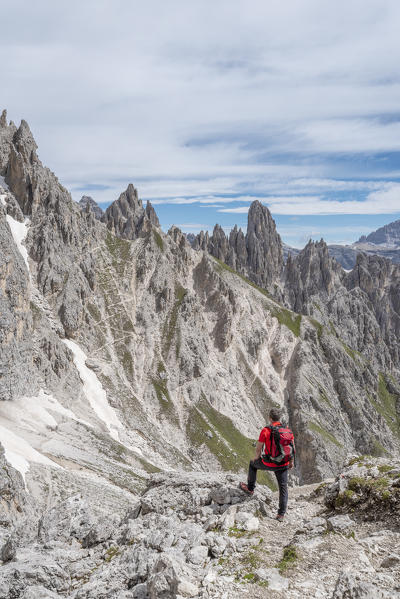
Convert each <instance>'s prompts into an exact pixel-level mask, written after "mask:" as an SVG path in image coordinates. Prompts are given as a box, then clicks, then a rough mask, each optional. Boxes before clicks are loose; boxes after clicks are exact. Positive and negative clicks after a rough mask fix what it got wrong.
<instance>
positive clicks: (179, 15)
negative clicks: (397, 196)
mask: <svg viewBox="0 0 400 599" xmlns="http://www.w3.org/2000/svg"><path fill="white" fill-rule="evenodd" d="M5 5H6V6H4V7H3V11H2V28H1V32H2V35H1V38H0V49H1V55H2V61H1V66H0V79H1V81H2V102H3V103H4V106H5V107H8V108H9V112H10V116H11V118H14V119H15V120H19V119H20V118H21V117H24V118H26V119H27V120H28V121H29V122H30V124H31V126H32V129H33V131H34V134H35V136H36V137H37V141H38V143H39V153H40V156H41V158H42V160H43V161H44V162H45V163H46V164H48V165H49V166H50V167H51V168H52V170H54V171H55V172H56V173H57V174H58V175H59V176H60V179H61V180H62V182H63V183H64V184H66V185H67V186H68V187H77V186H78V187H82V186H84V185H85V184H92V183H102V184H105V185H106V186H107V187H108V189H103V190H101V191H100V190H99V191H98V192H97V191H96V192H95V193H93V196H94V197H95V199H97V200H98V201H100V202H110V201H112V200H113V199H115V198H116V197H117V196H118V195H119V193H120V192H121V191H122V190H123V189H124V188H125V187H126V185H127V184H128V183H129V182H130V181H132V182H133V183H134V184H136V185H137V186H138V187H139V192H140V195H141V196H142V197H143V198H153V197H154V198H159V199H160V200H161V199H163V198H166V199H167V200H168V198H175V199H177V200H179V198H184V199H185V201H184V202H182V203H187V200H186V197H187V196H196V197H200V198H201V197H204V196H210V197H211V196H217V195H218V194H237V193H238V192H239V193H241V192H243V191H244V190H245V191H246V193H248V192H251V193H254V194H256V195H257V194H260V195H262V194H274V195H279V196H285V195H288V194H289V193H292V194H293V195H296V194H297V195H298V194H299V193H300V192H301V191H303V192H304V193H309V194H312V193H313V192H314V193H316V190H318V191H317V192H318V193H322V192H323V191H324V190H328V191H332V190H334V189H336V190H339V189H343V190H346V189H348V190H349V189H363V190H365V191H367V192H368V191H372V190H374V189H376V190H380V189H382V187H379V186H378V187H368V183H363V182H362V181H359V182H356V181H353V182H347V181H342V182H339V181H336V183H335V180H338V179H343V178H344V177H348V176H350V177H352V178H353V179H355V178H356V177H363V178H364V171H365V168H364V166H363V165H362V164H361V163H356V162H353V163H352V164H351V166H350V171H351V173H350V175H349V172H348V171H349V167H348V166H344V165H343V160H342V158H343V156H342V155H343V153H353V152H359V153H363V154H365V153H367V152H369V153H375V152H392V151H398V150H399V149H400V142H399V140H400V125H399V123H398V122H396V119H397V116H396V115H398V114H399V105H400V104H399V100H400V77H399V74H398V56H399V51H400V36H399V35H398V30H399V23H400V3H399V2H398V0H385V2H384V3H383V4H382V3H377V2H375V1H374V0H346V1H345V0H338V1H337V2H335V3H321V2H320V0H294V1H293V2H291V3H290V10H289V9H288V6H287V4H285V3H282V2H278V0H270V1H269V2H264V1H262V0H246V1H245V0H234V2H227V0H220V2H212V1H211V0H204V1H203V2H184V1H183V0H170V2H168V3H165V2H162V1H161V0H149V1H148V2H146V3H141V4H139V3H129V2H123V1H122V0H115V2H111V1H110V0H85V2H83V3H82V2H78V1H77V0H68V2H67V0H59V1H58V2H52V1H51V0H38V1H37V2H34V3H30V4H29V3H26V2H23V1H22V0H13V2H11V0H8V1H7V0H6V2H5ZM15 23H18V27H15ZM27 94H28V95H29V103H27ZM397 120H399V119H397ZM331 153H333V154H336V155H338V156H339V157H341V162H340V164H339V163H335V161H332V159H331V157H330V156H329V155H330V154H331ZM278 155H279V160H277V159H276V158H275V157H276V156H278ZM375 166H376V173H371V175H370V176H371V177H373V176H374V177H375V176H378V177H380V178H381V179H382V178H384V177H385V176H386V175H385V173H386V171H388V172H390V171H393V174H391V175H388V176H391V177H398V176H399V173H397V174H396V169H393V166H390V164H385V163H384V162H382V163H379V164H376V165H375ZM329 180H330V181H331V183H330V187H329V186H328V184H327V186H326V187H324V184H323V183H322V182H324V181H326V182H327V181H329ZM296 181H297V183H296ZM300 181H303V184H301V183H300ZM317 181H319V182H320V184H318V185H317V184H316V182H317ZM346 184H347V187H346ZM356 185H358V187H356ZM370 185H375V184H374V183H370ZM340 186H341V187H340ZM79 196H80V192H79V191H76V192H74V197H75V199H79ZM386 199H387V198H386ZM216 201H217V202H218V203H220V202H221V203H222V200H221V199H220V198H216V199H214V200H213V201H212V202H210V204H211V203H216ZM324 201H325V200H324V199H323V198H321V199H320V201H319V203H318V202H317V203H316V206H317V208H318V209H319V210H322V209H325V205H324V204H323V202H324ZM326 201H328V200H327V199H326ZM367 201H369V202H374V200H373V198H372V199H371V198H370V199H369V200H367ZM385 201H386V200H385ZM175 203H178V202H175ZM224 203H226V201H225V202H224ZM321 203H322V205H321ZM276 204H279V205H280V206H281V210H284V209H286V208H285V205H286V206H289V204H290V202H286V203H285V202H283V201H282V202H276ZM339 204H340V203H339ZM339 204H335V205H333V206H332V210H336V211H339V209H340V205H339ZM375 204H376V202H375ZM299 206H300V204H299ZM307 206H308V207H309V204H307ZM356 207H357V206H356ZM298 209H300V208H298ZM307 209H309V208H307Z"/></svg>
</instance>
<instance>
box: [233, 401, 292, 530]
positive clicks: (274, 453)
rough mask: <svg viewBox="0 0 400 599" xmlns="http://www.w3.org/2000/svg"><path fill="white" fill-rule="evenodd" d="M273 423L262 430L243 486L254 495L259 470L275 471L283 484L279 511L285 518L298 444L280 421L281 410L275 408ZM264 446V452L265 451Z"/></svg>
mask: <svg viewBox="0 0 400 599" xmlns="http://www.w3.org/2000/svg"><path fill="white" fill-rule="evenodd" d="M269 421H270V425H269V426H266V427H264V428H263V429H262V431H261V433H260V436H259V439H258V442H257V445H256V455H255V457H254V460H251V461H250V464H249V475H248V478H247V485H246V483H240V485H239V487H240V488H241V489H242V491H244V492H245V493H247V494H248V495H253V493H254V488H255V486H256V480H257V470H271V471H272V472H274V473H275V476H276V480H277V481H278V487H279V510H278V514H277V516H276V519H277V520H279V521H280V522H282V521H283V518H284V515H285V513H286V508H287V503H288V471H289V469H290V468H293V462H294V456H295V452H296V450H295V446H294V437H293V433H292V431H291V430H290V428H286V427H284V426H283V425H282V423H281V422H280V413H279V411H278V410H276V409H275V408H273V409H272V410H270V413H269ZM263 448H264V453H263Z"/></svg>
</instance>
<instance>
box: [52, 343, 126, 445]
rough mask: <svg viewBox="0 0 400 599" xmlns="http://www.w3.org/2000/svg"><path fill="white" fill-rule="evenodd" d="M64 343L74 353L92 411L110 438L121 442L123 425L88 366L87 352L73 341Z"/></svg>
mask: <svg viewBox="0 0 400 599" xmlns="http://www.w3.org/2000/svg"><path fill="white" fill-rule="evenodd" d="M63 341H64V343H65V345H66V346H67V347H68V348H69V349H70V350H71V351H72V353H73V356H74V363H75V366H76V367H77V369H78V372H79V376H80V378H81V380H82V383H83V392H84V394H85V396H86V399H87V400H88V402H89V404H90V406H91V408H92V410H93V411H94V412H95V414H96V416H97V417H98V418H99V420H101V421H102V422H104V424H105V425H106V427H107V430H108V432H109V434H110V436H111V437H112V438H113V439H115V440H116V441H118V442H120V439H119V432H118V431H119V430H122V429H123V425H122V423H121V422H120V420H119V418H118V416H117V415H116V413H115V411H114V409H113V408H112V407H111V406H110V404H109V403H108V401H107V394H106V392H105V391H104V389H103V386H102V384H101V382H100V381H99V379H98V378H97V376H96V374H95V373H94V372H93V370H91V369H90V368H88V367H87V366H86V363H85V362H86V359H87V356H86V354H85V352H84V351H83V350H82V349H81V348H80V347H79V345H78V344H77V343H75V342H74V341H71V339H63Z"/></svg>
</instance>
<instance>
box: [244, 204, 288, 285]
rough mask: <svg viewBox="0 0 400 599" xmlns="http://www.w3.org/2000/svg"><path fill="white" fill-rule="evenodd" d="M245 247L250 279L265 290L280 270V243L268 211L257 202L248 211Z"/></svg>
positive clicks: (281, 256) (281, 259)
mask: <svg viewBox="0 0 400 599" xmlns="http://www.w3.org/2000/svg"><path fill="white" fill-rule="evenodd" d="M246 247H247V262H248V266H249V273H250V278H251V279H252V280H254V281H255V282H256V283H257V284H258V285H260V286H262V287H266V288H267V287H268V286H269V285H270V284H271V282H272V280H274V279H276V278H277V277H279V275H280V273H281V270H282V265H283V253H282V242H281V238H280V236H279V234H278V233H277V231H276V226H275V221H274V219H273V218H272V216H271V213H270V211H269V210H268V208H267V207H266V206H264V205H263V204H261V203H260V202H259V201H258V200H256V201H255V202H253V203H252V204H251V206H250V209H249V214H248V221H247V234H246Z"/></svg>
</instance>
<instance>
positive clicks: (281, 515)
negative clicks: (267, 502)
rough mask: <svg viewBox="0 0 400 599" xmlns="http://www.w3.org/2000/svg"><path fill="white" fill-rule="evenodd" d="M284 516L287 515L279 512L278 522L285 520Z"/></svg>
mask: <svg viewBox="0 0 400 599" xmlns="http://www.w3.org/2000/svg"><path fill="white" fill-rule="evenodd" d="M284 517H285V516H284V515H283V514H277V516H276V518H275V520H278V522H283V519H284Z"/></svg>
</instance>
